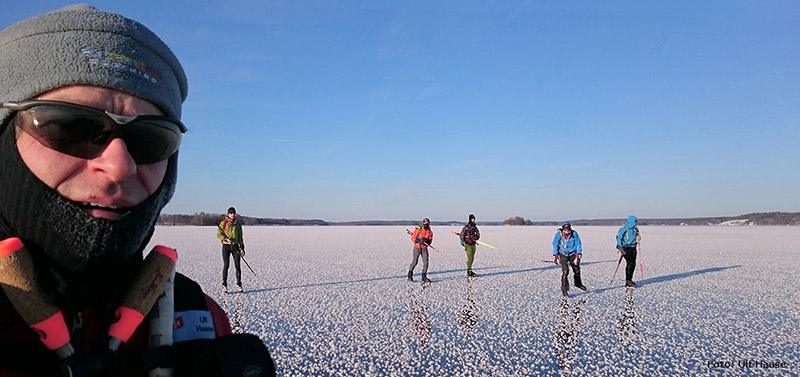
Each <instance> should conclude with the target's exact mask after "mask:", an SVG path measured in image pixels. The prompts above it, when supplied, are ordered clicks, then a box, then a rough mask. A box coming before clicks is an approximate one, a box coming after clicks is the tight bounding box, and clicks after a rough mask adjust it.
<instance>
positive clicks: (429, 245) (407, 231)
mask: <svg viewBox="0 0 800 377" xmlns="http://www.w3.org/2000/svg"><path fill="white" fill-rule="evenodd" d="M406 233H408V234H410V235H414V233H412V232H411V231H410V230H408V228H406ZM423 244H425V245H428V247H430V248H431V249H433V250H436V252H437V253H441V251H439V250H437V249H436V248H435V247H433V246H431V244H429V243H424V242H423Z"/></svg>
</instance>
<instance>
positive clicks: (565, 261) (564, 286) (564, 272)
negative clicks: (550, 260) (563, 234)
mask: <svg viewBox="0 0 800 377" xmlns="http://www.w3.org/2000/svg"><path fill="white" fill-rule="evenodd" d="M577 257H578V255H577V254H572V255H571V256H569V257H567V256H563V255H561V254H558V260H559V263H560V264H561V292H563V293H567V291H568V290H569V281H568V279H567V276H568V275H569V267H570V266H572V277H573V280H574V281H575V286H576V287H580V286H582V285H583V284H582V283H581V266H576V265H574V264H572V262H573V261H574V260H575V258H577Z"/></svg>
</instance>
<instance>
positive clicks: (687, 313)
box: [151, 226, 800, 376]
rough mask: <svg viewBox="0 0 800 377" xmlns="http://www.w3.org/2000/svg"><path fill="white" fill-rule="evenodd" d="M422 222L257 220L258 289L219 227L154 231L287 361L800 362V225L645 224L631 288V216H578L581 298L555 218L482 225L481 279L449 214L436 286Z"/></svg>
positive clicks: (253, 248) (792, 370)
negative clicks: (415, 258) (622, 255)
mask: <svg viewBox="0 0 800 377" xmlns="http://www.w3.org/2000/svg"><path fill="white" fill-rule="evenodd" d="M406 228H410V227H388V226H387V227H364V226H362V227H254V226H251V227H245V228H244V238H245V243H246V245H247V255H246V259H247V261H248V262H249V263H250V265H251V266H252V268H253V269H254V270H255V273H256V274H257V276H254V274H252V273H251V272H250V271H249V270H248V269H247V267H246V266H245V265H244V264H243V265H242V274H243V281H244V288H245V292H244V293H243V294H222V292H221V283H220V282H221V269H222V258H221V251H220V246H219V242H218V240H217V239H216V233H215V228H214V227H158V228H157V229H156V232H155V235H154V237H153V241H152V242H151V244H164V245H167V246H170V247H173V248H176V249H177V250H178V254H179V258H178V271H179V272H182V273H183V274H185V275H187V276H189V277H191V278H193V279H195V280H196V281H198V282H199V283H200V285H201V286H202V287H203V289H204V290H205V291H206V292H207V293H208V294H209V295H210V296H211V297H212V298H214V299H216V300H217V301H218V302H219V303H220V305H222V306H223V308H225V310H226V311H227V312H228V314H229V317H230V318H231V321H232V323H233V324H234V326H235V327H236V328H237V329H241V330H243V331H246V332H249V333H254V334H256V335H258V336H260V337H261V339H262V340H263V341H264V343H265V344H266V345H267V347H268V348H269V350H270V352H271V354H272V356H273V358H274V360H275V362H276V366H277V370H278V373H279V375H282V376H533V375H586V376H676V375H692V376H733V375H742V376H744V375H747V376H749V375H775V376H786V375H795V376H796V375H798V374H800V304H799V303H800V294H798V292H800V290H799V289H798V283H800V282H799V281H798V277H797V276H798V275H797V270H798V268H800V250H798V249H800V227H713V226H705V227H654V226H650V227H648V226H643V227H640V228H641V231H642V237H643V239H642V245H641V252H640V258H639V261H640V262H642V264H643V268H644V274H643V275H642V274H640V271H639V268H638V267H637V269H636V274H635V276H634V280H636V281H637V282H639V281H640V280H641V279H642V278H644V284H643V286H642V287H641V288H639V289H637V290H627V289H625V288H624V287H623V284H624V275H623V271H624V266H625V264H624V261H623V264H622V266H620V269H619V272H618V273H617V275H616V279H615V281H614V284H613V285H609V281H610V280H611V276H612V273H613V272H614V268H615V267H616V262H617V258H618V254H617V253H616V250H615V248H614V246H615V241H614V237H615V235H616V231H617V229H618V227H589V226H586V227H580V226H576V227H575V230H576V231H578V232H579V234H580V236H581V239H582V241H583V244H584V259H583V262H582V271H581V272H582V277H583V282H584V284H585V285H586V286H588V287H589V289H590V292H588V293H585V292H582V291H578V290H576V289H575V288H572V289H571V290H570V295H571V297H570V298H569V300H567V302H566V306H562V298H561V292H560V288H559V287H560V274H561V270H560V267H558V266H555V265H554V264H552V263H548V262H546V261H549V260H551V259H552V257H551V255H552V249H551V241H552V238H553V235H554V233H555V227H500V226H496V227H495V226H485V227H481V236H482V238H481V240H483V241H485V242H488V243H490V244H492V245H494V246H496V247H497V250H492V249H488V248H486V247H478V252H477V255H476V257H475V264H474V266H473V267H474V270H475V272H477V273H478V274H479V275H480V276H479V277H478V278H474V279H468V278H467V277H466V273H465V268H466V264H465V259H466V257H465V254H464V251H463V248H461V246H460V245H459V243H458V239H457V236H455V235H453V234H451V233H450V231H452V230H459V229H460V227H457V226H454V227H446V226H434V227H433V231H434V243H433V246H435V247H436V248H437V249H439V250H440V251H439V252H436V251H431V255H430V268H429V272H428V277H429V278H431V279H432V280H433V283H432V284H431V285H430V286H428V287H427V288H423V287H422V285H421V284H420V283H419V280H420V278H419V274H420V271H421V268H422V263H421V261H420V263H419V265H417V267H416V271H415V275H414V278H415V282H414V283H408V282H406V272H407V268H408V265H409V263H410V262H411V252H412V243H411V241H410V239H409V236H408V234H406ZM570 275H571V273H570ZM230 276H231V277H232V276H233V266H231V270H230ZM571 281H572V277H571V276H570V282H571ZM229 283H231V284H232V280H231V278H229Z"/></svg>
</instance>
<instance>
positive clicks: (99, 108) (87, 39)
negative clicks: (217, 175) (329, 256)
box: [0, 4, 275, 377]
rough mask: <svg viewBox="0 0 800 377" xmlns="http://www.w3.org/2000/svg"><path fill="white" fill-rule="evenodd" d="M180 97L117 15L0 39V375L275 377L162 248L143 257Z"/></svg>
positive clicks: (177, 81) (168, 73) (254, 344)
mask: <svg viewBox="0 0 800 377" xmlns="http://www.w3.org/2000/svg"><path fill="white" fill-rule="evenodd" d="M186 95H187V83H186V77H185V75H184V71H183V69H182V68H181V65H180V63H179V62H178V59H177V58H176V57H175V55H174V54H173V53H172V51H170V49H169V48H168V47H167V46H166V45H165V44H164V42H163V41H162V40H161V39H159V38H158V37H157V36H156V35H155V34H154V33H153V32H152V31H150V30H149V29H148V28H147V27H145V26H144V25H142V24H140V23H138V22H136V21H133V20H131V19H129V18H126V17H124V16H121V15H119V14H115V13H109V12H104V11H100V10H98V9H96V8H93V7H91V6H89V5H85V4H78V5H71V6H67V7H64V8H62V9H59V10H56V11H52V12H48V13H45V14H41V15H38V16H34V17H31V18H28V19H26V20H23V21H21V22H19V23H17V24H14V25H12V26H9V27H8V28H6V29H4V30H3V31H0V193H2V194H0V376H4V377H9V376H12V377H14V376H38V377H42V376H75V377H94V376H148V375H151V376H156V375H157V376H165V375H176V376H184V375H190V376H199V375H203V376H221V375H225V376H232V375H237V376H241V375H243V374H244V373H247V372H252V371H253V370H254V369H255V368H258V369H259V370H260V371H263V372H264V373H262V374H258V375H262V376H263V375H270V374H271V375H274V373H275V368H274V364H273V363H272V360H271V358H270V356H269V353H268V352H267V349H266V347H265V346H264V343H263V342H262V341H261V340H260V339H259V338H258V337H256V336H253V335H247V334H231V326H230V322H229V321H228V318H227V317H226V315H225V313H224V312H223V311H222V309H221V308H220V307H219V305H217V303H216V302H214V300H212V299H211V298H210V297H208V296H207V295H205V294H204V293H203V291H202V289H201V288H200V286H199V285H198V284H197V283H196V282H194V281H192V280H191V279H189V278H188V277H186V276H184V275H181V274H179V273H176V272H175V266H176V262H177V260H178V259H179V258H178V253H177V252H176V251H175V250H174V249H171V248H169V247H166V246H155V247H154V248H152V249H150V250H144V249H145V247H147V245H148V243H149V242H150V239H151V237H152V235H153V232H154V231H155V224H156V221H157V220H158V217H159V214H160V213H161V210H162V209H163V208H164V206H165V205H166V204H167V203H168V202H169V200H170V198H171V197H172V194H173V192H174V190H175V184H176V182H177V164H178V153H177V151H178V148H179V146H180V141H181V138H182V135H183V133H184V132H186V127H185V126H184V125H183V124H182V123H181V121H180V120H179V119H180V116H181V107H182V103H183V100H184V99H185V98H186ZM145 254H146V257H145ZM186 255H191V251H190V250H187V254H186ZM251 375H256V374H251Z"/></svg>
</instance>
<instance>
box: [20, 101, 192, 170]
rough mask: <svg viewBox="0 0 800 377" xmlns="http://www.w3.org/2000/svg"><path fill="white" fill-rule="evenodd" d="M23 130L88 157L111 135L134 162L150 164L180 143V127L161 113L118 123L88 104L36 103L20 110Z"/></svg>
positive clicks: (64, 150) (54, 146)
mask: <svg viewBox="0 0 800 377" xmlns="http://www.w3.org/2000/svg"><path fill="white" fill-rule="evenodd" d="M19 114H21V115H22V117H23V119H22V122H20V123H19V126H20V128H22V130H23V131H25V132H26V133H28V134H29V135H31V136H32V137H33V138H34V139H36V140H37V141H39V142H40V143H42V144H43V145H45V146H47V147H48V148H51V149H54V150H57V151H59V152H61V153H65V154H68V155H70V156H74V157H79V158H84V159H92V158H95V157H97V156H98V155H100V153H102V152H103V150H104V149H105V148H106V145H107V144H108V142H109V141H111V139H112V138H114V137H120V138H121V139H122V140H123V141H124V142H125V146H126V147H127V149H128V153H130V154H131V157H132V158H133V160H134V161H136V163H137V164H150V163H154V162H158V161H163V160H166V159H167V158H169V157H170V156H172V155H173V154H174V153H175V152H176V151H177V150H178V147H179V146H180V143H181V128H180V126H178V124H176V123H175V122H172V121H169V120H168V119H166V118H165V117H161V116H151V115H143V116H139V117H137V118H136V119H135V120H134V121H132V122H130V123H127V124H125V125H123V126H118V125H116V124H115V123H114V121H113V120H112V119H111V118H110V117H109V116H108V115H106V114H105V113H104V112H102V111H100V110H96V109H92V108H81V107H77V106H75V107H73V106H58V105H39V106H33V107H31V108H30V109H27V110H25V111H21V112H20V113H19Z"/></svg>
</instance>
